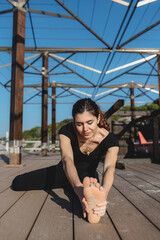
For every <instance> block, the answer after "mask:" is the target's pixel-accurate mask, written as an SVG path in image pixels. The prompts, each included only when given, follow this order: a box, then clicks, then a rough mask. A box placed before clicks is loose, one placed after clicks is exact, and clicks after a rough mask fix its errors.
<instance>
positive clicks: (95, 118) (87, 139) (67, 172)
mask: <svg viewBox="0 0 160 240" xmlns="http://www.w3.org/2000/svg"><path fill="white" fill-rule="evenodd" d="M72 116H73V120H74V122H73V123H69V124H67V125H65V126H63V127H62V128H61V129H60V131H59V138H60V148H61V157H62V161H61V162H60V163H59V164H58V165H56V166H52V167H49V168H46V169H40V170H36V171H33V172H31V173H26V174H23V175H20V176H17V177H16V178H15V180H14V181H13V183H12V189H13V190H31V189H34V190H35V189H46V188H51V189H53V188H59V187H65V186H66V185H67V186H69V185H71V186H72V188H73V190H74V192H75V193H76V195H77V196H78V198H79V200H80V202H81V205H82V209H83V216H84V217H86V216H87V215H88V220H89V222H91V223H97V222H99V220H100V218H101V216H103V215H104V214H105V212H106V205H107V201H106V199H107V196H108V193H109V191H110V189H111V186H112V184H113V179H114V171H115V164H116V161H117V155H118V149H119V148H118V142H117V140H116V139H115V137H114V136H113V135H112V134H111V133H109V126H108V124H107V122H106V119H105V117H104V115H103V114H102V112H101V110H100V108H99V107H98V105H97V104H96V103H95V102H94V101H92V100H91V99H89V98H85V99H81V100H79V101H77V102H76V103H75V104H74V106H73V110H72ZM102 156H105V159H104V167H103V177H102V186H100V184H99V183H98V181H99V180H98V174H97V172H96V169H97V166H98V164H99V161H100V160H101V158H102Z"/></svg>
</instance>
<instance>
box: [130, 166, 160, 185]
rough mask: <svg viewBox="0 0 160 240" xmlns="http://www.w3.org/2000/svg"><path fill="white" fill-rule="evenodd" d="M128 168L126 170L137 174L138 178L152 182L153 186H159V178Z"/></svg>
mask: <svg viewBox="0 0 160 240" xmlns="http://www.w3.org/2000/svg"><path fill="white" fill-rule="evenodd" d="M127 168H128V170H127V171H128V172H130V173H131V174H133V173H134V175H135V176H137V177H138V178H140V179H142V180H145V181H146V182H148V183H150V184H152V185H153V186H156V187H158V188H159V187H160V182H159V179H158V180H157V179H156V178H153V177H152V176H148V175H146V174H143V173H141V172H139V171H136V170H134V169H131V168H129V167H127Z"/></svg>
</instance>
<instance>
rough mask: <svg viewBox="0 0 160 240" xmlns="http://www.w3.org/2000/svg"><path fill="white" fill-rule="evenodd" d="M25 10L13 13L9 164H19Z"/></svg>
mask: <svg viewBox="0 0 160 240" xmlns="http://www.w3.org/2000/svg"><path fill="white" fill-rule="evenodd" d="M24 53H25V12H23V11H21V10H18V9H16V10H15V11H14V13H13V43H12V75H11V105H10V138H9V140H10V165H20V164H21V146H22V144H21V143H22V116H23V81H24Z"/></svg>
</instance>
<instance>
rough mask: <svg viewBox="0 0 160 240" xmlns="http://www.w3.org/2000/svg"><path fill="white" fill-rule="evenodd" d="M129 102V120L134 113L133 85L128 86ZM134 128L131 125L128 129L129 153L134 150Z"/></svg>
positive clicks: (132, 119)
mask: <svg viewBox="0 0 160 240" xmlns="http://www.w3.org/2000/svg"><path fill="white" fill-rule="evenodd" d="M130 102H131V121H134V120H135V115H134V111H135V104H134V87H131V88H130ZM134 130H135V128H134V125H133V126H132V127H131V131H130V141H129V144H128V151H129V155H133V152H134V149H133V148H134V146H133V143H134V139H135V132H134Z"/></svg>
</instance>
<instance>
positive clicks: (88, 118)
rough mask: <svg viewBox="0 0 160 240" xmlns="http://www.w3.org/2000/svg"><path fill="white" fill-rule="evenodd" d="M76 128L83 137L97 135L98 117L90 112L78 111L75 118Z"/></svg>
mask: <svg viewBox="0 0 160 240" xmlns="http://www.w3.org/2000/svg"><path fill="white" fill-rule="evenodd" d="M74 123H75V128H76V130H77V133H78V134H79V135H81V137H83V138H85V139H88V138H91V137H93V136H94V135H95V133H96V131H97V128H98V126H97V124H98V119H97V117H95V116H94V115H92V114H91V113H90V112H87V111H85V112H83V113H77V114H76V115H75V119H74Z"/></svg>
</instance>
